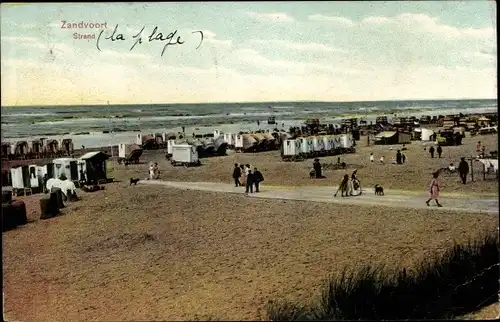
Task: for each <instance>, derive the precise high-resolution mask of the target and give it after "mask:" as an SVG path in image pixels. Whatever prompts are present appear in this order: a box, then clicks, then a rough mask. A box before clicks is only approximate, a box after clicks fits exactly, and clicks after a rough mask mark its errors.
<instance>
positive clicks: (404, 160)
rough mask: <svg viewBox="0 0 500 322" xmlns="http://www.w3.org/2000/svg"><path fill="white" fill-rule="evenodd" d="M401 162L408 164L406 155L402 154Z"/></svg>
mask: <svg viewBox="0 0 500 322" xmlns="http://www.w3.org/2000/svg"><path fill="white" fill-rule="evenodd" d="M401 162H403V163H405V162H406V155H405V154H404V153H401Z"/></svg>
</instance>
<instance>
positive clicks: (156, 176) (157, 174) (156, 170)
mask: <svg viewBox="0 0 500 322" xmlns="http://www.w3.org/2000/svg"><path fill="white" fill-rule="evenodd" d="M153 173H154V179H155V180H157V179H159V178H160V168H159V167H158V163H156V162H155V164H154V165H153Z"/></svg>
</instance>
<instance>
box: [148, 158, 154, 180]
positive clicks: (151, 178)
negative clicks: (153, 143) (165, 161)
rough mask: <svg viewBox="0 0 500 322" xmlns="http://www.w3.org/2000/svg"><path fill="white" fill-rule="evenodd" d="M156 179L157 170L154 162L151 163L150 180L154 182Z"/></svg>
mask: <svg viewBox="0 0 500 322" xmlns="http://www.w3.org/2000/svg"><path fill="white" fill-rule="evenodd" d="M154 177H155V168H154V165H153V162H149V179H150V180H153V179H154Z"/></svg>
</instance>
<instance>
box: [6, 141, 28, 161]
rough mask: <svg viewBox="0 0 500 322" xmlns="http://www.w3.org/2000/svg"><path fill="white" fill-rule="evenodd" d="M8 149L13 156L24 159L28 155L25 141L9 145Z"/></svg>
mask: <svg viewBox="0 0 500 322" xmlns="http://www.w3.org/2000/svg"><path fill="white" fill-rule="evenodd" d="M10 149H11V151H12V154H14V155H15V156H20V157H24V156H26V155H27V154H28V153H29V147H28V142H27V141H17V142H15V143H13V144H12V145H11V147H10Z"/></svg>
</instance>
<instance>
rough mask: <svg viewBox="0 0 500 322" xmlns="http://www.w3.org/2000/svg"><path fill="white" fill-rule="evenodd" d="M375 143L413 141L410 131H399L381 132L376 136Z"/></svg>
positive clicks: (405, 142)
mask: <svg viewBox="0 0 500 322" xmlns="http://www.w3.org/2000/svg"><path fill="white" fill-rule="evenodd" d="M374 142H375V144H407V143H410V142H411V135H410V133H405V132H397V131H384V132H380V133H379V134H377V135H376V136H375V137H374Z"/></svg>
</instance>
